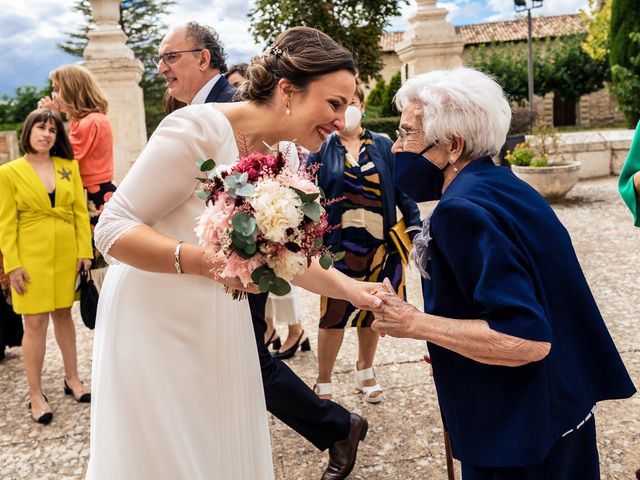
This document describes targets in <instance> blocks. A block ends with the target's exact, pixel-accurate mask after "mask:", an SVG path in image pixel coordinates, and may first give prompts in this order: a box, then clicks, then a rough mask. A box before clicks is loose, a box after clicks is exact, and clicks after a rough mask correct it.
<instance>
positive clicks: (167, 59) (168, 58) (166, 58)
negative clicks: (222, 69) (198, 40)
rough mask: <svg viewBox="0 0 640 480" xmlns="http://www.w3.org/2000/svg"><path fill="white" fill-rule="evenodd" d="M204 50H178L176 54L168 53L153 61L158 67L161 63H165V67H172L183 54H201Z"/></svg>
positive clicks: (157, 56)
mask: <svg viewBox="0 0 640 480" xmlns="http://www.w3.org/2000/svg"><path fill="white" fill-rule="evenodd" d="M202 50H204V48H192V49H191V50H178V51H176V52H167V53H163V54H162V55H156V56H155V57H153V61H154V62H156V65H160V61H163V62H164V63H165V65H171V64H172V63H175V62H176V61H177V60H178V59H179V58H180V54H181V53H189V52H201V51H202Z"/></svg>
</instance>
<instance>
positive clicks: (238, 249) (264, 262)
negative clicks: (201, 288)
mask: <svg viewBox="0 0 640 480" xmlns="http://www.w3.org/2000/svg"><path fill="white" fill-rule="evenodd" d="M197 165H198V167H199V169H200V171H202V172H207V174H206V175H207V176H206V177H203V178H198V180H200V182H201V187H202V190H198V191H197V192H196V193H197V194H198V196H199V197H200V198H202V199H203V200H205V201H206V207H205V209H204V211H203V213H202V215H201V216H200V217H199V219H198V225H197V226H196V228H195V232H196V234H197V236H198V239H199V241H200V245H202V246H203V247H205V248H206V249H207V250H208V251H209V252H210V254H211V255H212V256H217V255H224V257H225V258H226V264H225V267H224V269H223V270H222V271H221V272H218V274H219V275H220V277H222V278H232V277H238V278H239V279H240V281H241V282H242V284H243V285H244V286H247V285H248V284H249V283H251V282H253V283H255V284H257V285H258V286H259V288H260V291H261V292H270V293H273V294H275V295H286V294H287V293H289V291H290V290H291V285H290V284H289V282H290V281H291V279H293V277H295V276H296V275H298V274H300V273H302V272H303V271H304V269H305V268H308V267H309V266H310V265H311V261H312V260H313V259H314V258H319V262H320V265H321V266H322V267H323V268H325V269H327V268H329V267H330V266H331V265H332V264H333V261H334V260H339V259H340V258H342V255H343V254H342V252H340V253H339V254H337V255H333V254H332V253H331V252H330V251H329V250H328V249H327V248H326V247H324V246H323V245H322V236H323V235H324V234H325V233H326V232H328V231H330V230H331V229H332V228H331V227H330V226H329V225H328V223H327V214H326V212H325V209H324V207H323V205H324V204H325V202H324V195H323V193H322V191H321V189H320V188H319V187H318V186H317V185H316V184H315V183H314V181H313V180H314V177H315V173H316V171H315V170H309V169H302V170H293V169H291V168H290V167H289V166H288V165H287V161H286V158H285V156H284V155H283V154H282V152H275V151H272V152H271V154H262V153H259V152H253V153H251V154H250V155H248V156H245V157H241V158H240V159H239V160H238V161H237V162H236V163H235V164H233V165H231V166H230V168H225V169H218V168H216V164H215V162H214V161H213V160H212V159H209V160H199V161H198V162H197ZM231 293H232V294H233V296H234V298H242V297H243V295H242V293H241V292H239V291H236V290H233V291H232V292H231Z"/></svg>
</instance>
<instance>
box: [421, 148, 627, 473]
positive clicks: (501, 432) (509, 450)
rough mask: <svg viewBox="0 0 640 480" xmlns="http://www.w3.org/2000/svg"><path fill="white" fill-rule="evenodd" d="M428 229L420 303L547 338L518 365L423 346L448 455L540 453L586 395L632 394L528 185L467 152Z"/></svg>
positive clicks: (528, 459) (498, 461) (571, 258)
mask: <svg viewBox="0 0 640 480" xmlns="http://www.w3.org/2000/svg"><path fill="white" fill-rule="evenodd" d="M430 230H431V232H430V233H431V235H432V241H431V242H430V246H429V252H430V257H431V259H430V261H429V262H428V264H427V272H428V273H429V274H430V276H431V279H430V280H425V281H424V282H423V285H424V299H425V311H427V312H429V313H433V314H436V315H442V316H446V317H452V318H458V319H477V318H480V319H484V320H486V321H487V322H488V323H489V325H490V327H491V328H492V329H493V330H496V331H499V332H503V333H506V334H508V335H512V336H515V337H520V338H525V339H529V340H540V341H545V342H550V343H551V352H550V354H549V355H548V356H547V357H546V358H544V359H543V360H541V361H539V362H534V363H530V364H527V365H524V366H521V367H503V366H491V365H486V364H483V363H479V362H476V361H474V360H471V359H469V358H466V357H463V356H461V355H459V354H457V353H454V352H452V351H450V350H447V349H444V348H442V347H439V346H437V345H433V344H430V345H429V351H430V352H431V357H432V361H433V373H434V380H435V383H436V388H437V391H438V398H439V401H440V405H441V409H442V414H443V419H444V423H445V425H446V427H447V429H448V430H449V433H450V437H451V443H452V447H453V452H454V455H455V456H456V458H458V459H460V460H461V461H463V462H466V463H469V464H471V465H476V466H482V467H504V466H528V465H534V464H537V463H540V462H541V461H542V460H543V459H544V458H545V457H546V455H547V453H548V451H549V450H550V448H551V447H552V446H553V444H554V443H555V442H556V441H557V440H558V439H559V438H560V437H561V436H562V434H563V433H565V432H567V431H568V430H570V429H572V428H574V427H576V426H577V425H578V424H579V423H580V422H581V421H582V420H583V419H584V418H585V417H586V415H587V414H588V413H589V411H590V410H591V408H592V407H593V405H594V404H595V403H596V402H598V401H600V400H605V399H613V398H626V397H629V396H631V395H633V393H634V392H635V388H634V386H633V384H632V382H631V380H630V378H629V375H628V373H627V371H626V369H625V367H624V365H623V363H622V360H621V359H620V355H619V354H618V352H617V350H616V347H615V345H614V343H613V341H612V340H611V337H610V335H609V332H608V331H607V328H606V326H605V324H604V321H603V319H602V316H601V315H600V312H599V310H598V306H597V305H596V302H595V300H594V298H593V295H592V294H591V291H590V289H589V286H588V285H587V281H586V279H585V277H584V274H583V272H582V269H581V268H580V264H579V263H578V259H577V257H576V254H575V251H574V249H573V245H572V244H571V239H570V237H569V234H568V232H567V231H566V229H565V228H564V227H563V225H562V224H561V223H560V221H559V220H558V218H557V217H556V215H555V213H554V212H553V210H552V209H551V208H550V207H549V205H548V204H547V202H546V201H545V200H544V199H543V198H542V197H541V196H540V195H539V194H538V193H537V192H536V191H535V190H533V188H531V187H530V186H529V185H527V184H526V183H524V182H522V181H521V180H519V179H518V178H516V177H515V176H514V175H513V174H512V173H511V171H509V170H508V169H505V168H502V167H496V166H495V165H494V164H493V163H492V161H491V159H489V158H488V157H485V158H481V159H478V160H476V161H474V162H472V163H471V164H469V165H468V166H467V167H466V168H464V169H463V170H462V171H461V172H460V173H459V174H458V176H457V177H456V178H455V179H454V181H453V182H452V183H451V185H450V186H449V188H448V189H447V190H446V191H445V193H444V195H443V196H442V199H441V200H440V202H439V203H438V205H437V207H436V208H435V209H434V211H433V215H432V217H431V223H430Z"/></svg>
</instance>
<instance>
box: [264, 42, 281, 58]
mask: <svg viewBox="0 0 640 480" xmlns="http://www.w3.org/2000/svg"><path fill="white" fill-rule="evenodd" d="M263 55H264V56H265V57H266V56H268V55H275V56H276V57H277V58H280V57H282V49H281V48H280V47H279V46H277V45H276V44H275V43H272V44H271V45H270V46H268V47H267V49H266V50H265V51H264V54H263Z"/></svg>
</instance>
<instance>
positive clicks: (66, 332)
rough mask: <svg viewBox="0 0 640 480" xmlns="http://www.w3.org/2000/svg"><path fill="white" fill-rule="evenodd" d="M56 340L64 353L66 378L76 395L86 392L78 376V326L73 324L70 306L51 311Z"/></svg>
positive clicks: (63, 361) (78, 396)
mask: <svg viewBox="0 0 640 480" xmlns="http://www.w3.org/2000/svg"><path fill="white" fill-rule="evenodd" d="M51 318H52V319H53V327H54V331H55V334H56V341H57V342H58V347H59V348H60V353H62V363H63V364H64V378H65V380H66V381H67V385H68V386H69V388H71V390H73V394H74V396H75V397H77V398H80V397H81V396H82V394H84V393H85V389H84V386H83V385H82V382H81V381H80V377H79V376H78V353H77V350H76V328H75V326H74V324H73V318H72V317H71V309H70V308H60V309H58V310H56V311H54V312H52V313H51Z"/></svg>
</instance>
